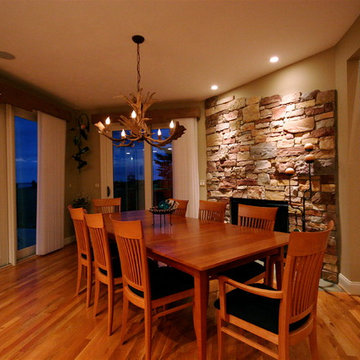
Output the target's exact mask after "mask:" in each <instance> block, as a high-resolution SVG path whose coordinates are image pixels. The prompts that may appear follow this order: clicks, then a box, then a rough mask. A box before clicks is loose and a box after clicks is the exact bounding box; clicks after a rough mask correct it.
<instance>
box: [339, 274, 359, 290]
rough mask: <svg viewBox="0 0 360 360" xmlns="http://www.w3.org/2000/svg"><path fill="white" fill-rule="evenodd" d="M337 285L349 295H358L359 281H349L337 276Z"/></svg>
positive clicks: (344, 277) (341, 275)
mask: <svg viewBox="0 0 360 360" xmlns="http://www.w3.org/2000/svg"><path fill="white" fill-rule="evenodd" d="M339 285H340V286H341V287H342V288H343V289H344V290H345V291H346V292H347V293H348V294H350V295H360V281H351V280H349V279H348V278H347V277H346V276H344V275H343V274H339Z"/></svg>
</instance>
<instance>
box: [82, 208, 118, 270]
mask: <svg viewBox="0 0 360 360" xmlns="http://www.w3.org/2000/svg"><path fill="white" fill-rule="evenodd" d="M85 218H86V224H87V226H88V229H89V233H90V239H91V245H92V248H93V251H94V260H95V271H97V270H98V269H102V270H104V271H105V272H107V273H108V274H109V276H110V277H111V276H112V264H111V254H110V246H109V240H108V237H107V233H106V230H105V225H104V220H103V215H102V214H86V215H85Z"/></svg>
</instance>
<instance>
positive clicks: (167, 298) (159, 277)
mask: <svg viewBox="0 0 360 360" xmlns="http://www.w3.org/2000/svg"><path fill="white" fill-rule="evenodd" d="M113 228H114V233H115V237H116V242H117V245H118V249H119V253H120V259H121V267H122V273H123V289H124V295H123V312H122V325H121V333H120V343H121V344H122V343H123V342H124V336H125V331H126V324H127V318H128V308H129V302H131V303H133V304H134V305H136V306H138V307H140V308H142V309H144V313H145V359H146V360H150V359H151V326H152V320H155V319H157V318H159V317H160V316H164V315H167V314H170V313H172V312H175V311H178V310H182V309H184V308H185V307H188V306H191V305H193V301H191V302H185V303H182V304H180V305H176V306H175V305H174V306H173V307H171V308H166V306H165V305H167V304H171V303H174V302H176V301H178V300H183V299H187V298H190V297H193V296H194V278H193V277H192V276H191V275H188V274H186V273H184V272H182V271H179V270H177V269H174V268H172V267H170V266H169V267H160V268H153V269H152V268H151V267H149V266H148V260H147V255H146V247H145V241H144V236H143V229H142V224H141V221H140V220H138V221H116V220H113ZM153 310H156V311H157V312H156V314H153Z"/></svg>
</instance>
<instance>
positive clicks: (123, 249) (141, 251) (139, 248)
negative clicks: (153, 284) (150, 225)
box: [112, 220, 151, 299]
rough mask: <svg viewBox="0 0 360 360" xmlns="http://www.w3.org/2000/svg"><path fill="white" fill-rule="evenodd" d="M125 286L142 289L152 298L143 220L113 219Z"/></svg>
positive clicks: (146, 296) (145, 296) (145, 295)
mask: <svg viewBox="0 0 360 360" xmlns="http://www.w3.org/2000/svg"><path fill="white" fill-rule="evenodd" d="M112 222H113V228H114V234H115V238H116V243H117V246H118V250H119V255H120V262H121V272H122V277H123V284H124V287H126V286H127V285H130V286H132V287H133V288H135V289H137V290H139V291H142V292H143V293H144V298H148V299H150V298H151V297H150V296H151V295H150V282H149V269H148V263H147V255H146V246H145V241H144V235H143V229H142V224H141V220H136V221H118V220H113V221H112Z"/></svg>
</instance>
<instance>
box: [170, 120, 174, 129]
mask: <svg viewBox="0 0 360 360" xmlns="http://www.w3.org/2000/svg"><path fill="white" fill-rule="evenodd" d="M174 126H175V124H174V121H173V120H171V121H170V129H173V128H174Z"/></svg>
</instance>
